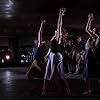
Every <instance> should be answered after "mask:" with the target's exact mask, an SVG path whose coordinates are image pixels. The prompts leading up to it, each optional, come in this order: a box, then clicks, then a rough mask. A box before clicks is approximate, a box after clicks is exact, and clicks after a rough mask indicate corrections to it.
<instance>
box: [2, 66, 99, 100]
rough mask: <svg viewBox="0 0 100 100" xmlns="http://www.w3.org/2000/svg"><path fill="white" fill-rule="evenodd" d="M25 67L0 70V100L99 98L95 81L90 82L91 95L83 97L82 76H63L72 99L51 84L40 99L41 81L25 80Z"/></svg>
mask: <svg viewBox="0 0 100 100" xmlns="http://www.w3.org/2000/svg"><path fill="white" fill-rule="evenodd" d="M27 69H28V68H27V67H8V68H0V100H34V99H41V98H48V99H54V98H56V99H66V98H67V99H70V98H71V100H72V99H86V98H91V97H92V98H91V99H95V96H98V97H99V96H100V84H99V83H98V82H97V81H92V83H91V87H92V93H91V94H89V95H87V96H84V95H82V92H83V80H82V75H81V74H79V75H72V74H69V75H65V76H66V78H67V79H68V82H69V85H70V88H71V91H72V97H67V96H66V95H65V94H64V89H63V87H62V86H61V84H59V88H56V87H55V84H54V83H52V82H51V84H50V86H49V88H48V91H47V94H46V96H45V97H41V96H40V95H41V91H42V84H43V79H42V78H40V79H38V78H33V81H32V82H30V81H29V80H27V78H26V76H25V73H26V71H27Z"/></svg>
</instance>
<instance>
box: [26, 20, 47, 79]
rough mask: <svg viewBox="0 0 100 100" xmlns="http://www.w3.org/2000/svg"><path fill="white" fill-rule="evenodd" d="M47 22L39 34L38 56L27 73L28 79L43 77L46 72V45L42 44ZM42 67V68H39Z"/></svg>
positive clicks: (41, 27)
mask: <svg viewBox="0 0 100 100" xmlns="http://www.w3.org/2000/svg"><path fill="white" fill-rule="evenodd" d="M45 22H46V21H45V20H43V21H42V23H41V26H40V29H39V32H38V49H37V52H36V55H35V57H34V60H33V62H32V64H31V66H30V68H29V70H28V71H27V73H26V76H27V78H28V79H30V80H32V77H33V76H39V77H42V76H43V75H44V74H43V71H44V70H45V68H44V66H45V63H44V59H43V57H44V56H45V43H44V42H42V32H43V31H42V30H43V25H44V23H45ZM39 65H41V66H39Z"/></svg>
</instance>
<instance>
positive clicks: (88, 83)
mask: <svg viewBox="0 0 100 100" xmlns="http://www.w3.org/2000/svg"><path fill="white" fill-rule="evenodd" d="M84 84H85V91H84V92H83V94H88V93H89V92H91V88H90V80H88V79H86V78H84Z"/></svg>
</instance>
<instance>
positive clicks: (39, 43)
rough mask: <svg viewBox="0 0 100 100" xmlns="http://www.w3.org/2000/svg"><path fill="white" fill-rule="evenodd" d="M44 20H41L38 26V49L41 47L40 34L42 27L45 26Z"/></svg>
mask: <svg viewBox="0 0 100 100" xmlns="http://www.w3.org/2000/svg"><path fill="white" fill-rule="evenodd" d="M45 22H46V21H45V20H43V21H42V22H41V25H40V29H39V32H38V47H39V46H40V45H41V43H42V32H43V25H44V24H45Z"/></svg>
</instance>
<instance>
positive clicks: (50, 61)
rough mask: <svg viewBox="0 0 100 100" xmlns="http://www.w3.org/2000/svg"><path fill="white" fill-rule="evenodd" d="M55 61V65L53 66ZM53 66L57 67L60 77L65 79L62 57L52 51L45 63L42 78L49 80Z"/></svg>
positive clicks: (52, 72)
mask: <svg viewBox="0 0 100 100" xmlns="http://www.w3.org/2000/svg"><path fill="white" fill-rule="evenodd" d="M55 62H56V66H55ZM55 67H57V68H56V69H57V72H58V74H59V76H60V78H61V79H65V77H64V70H63V57H62V55H61V54H60V53H56V54H55V53H53V52H50V54H49V58H48V61H47V65H46V71H45V76H44V79H46V80H51V79H52V76H53V74H54V70H55Z"/></svg>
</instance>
